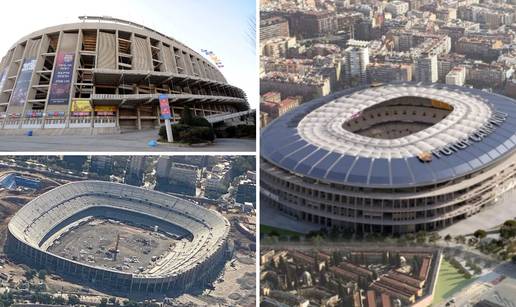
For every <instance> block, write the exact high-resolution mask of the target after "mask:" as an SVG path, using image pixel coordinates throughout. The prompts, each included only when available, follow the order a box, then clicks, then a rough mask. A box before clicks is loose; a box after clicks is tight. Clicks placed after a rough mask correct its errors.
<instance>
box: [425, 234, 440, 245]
mask: <svg viewBox="0 0 516 307" xmlns="http://www.w3.org/2000/svg"><path fill="white" fill-rule="evenodd" d="M439 239H441V236H440V235H439V234H438V233H436V232H432V234H430V237H428V242H430V243H435V242H437V241H438V240H439Z"/></svg>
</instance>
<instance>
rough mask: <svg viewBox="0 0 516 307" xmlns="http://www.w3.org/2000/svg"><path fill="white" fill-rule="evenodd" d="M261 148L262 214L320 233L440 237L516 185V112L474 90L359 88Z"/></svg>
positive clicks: (329, 99) (296, 120)
mask: <svg viewBox="0 0 516 307" xmlns="http://www.w3.org/2000/svg"><path fill="white" fill-rule="evenodd" d="M261 140H262V142H261V160H262V161H261V162H262V163H261V200H262V203H261V204H263V206H269V207H273V208H275V209H277V210H279V211H281V212H283V213H284V214H286V215H290V216H291V217H292V218H294V219H297V220H299V221H304V222H307V223H313V224H316V225H320V227H321V228H337V229H340V230H343V231H349V232H356V233H370V232H378V233H380V232H381V233H387V234H391V233H392V234H400V233H410V232H417V231H433V230H438V229H442V228H444V227H446V226H449V225H451V224H453V223H455V222H457V221H459V220H462V219H465V218H467V217H469V216H471V215H473V214H475V213H477V212H479V211H480V210H482V208H484V207H486V206H489V205H491V204H493V203H494V202H495V201H496V200H497V199H498V197H499V196H500V195H501V194H502V193H504V192H506V191H508V190H509V189H512V188H513V187H514V186H515V183H516V181H515V177H516V167H515V165H516V155H515V152H516V102H515V101H514V100H512V99H510V98H508V97H505V96H501V95H497V94H494V93H489V92H487V91H482V90H477V89H471V88H463V87H457V86H451V85H442V84H432V85H424V84H415V83H393V84H379V85H374V86H369V87H360V88H354V89H350V90H346V91H343V92H338V93H335V94H333V95H330V96H326V97H322V98H319V99H316V100H313V101H310V102H307V103H304V104H303V105H301V106H300V107H298V108H297V109H295V110H293V111H291V112H289V113H287V114H285V115H284V116H282V117H280V118H278V119H277V120H275V121H274V122H273V123H271V124H270V125H269V126H268V127H266V128H265V129H264V130H263V132H262V135H261Z"/></svg>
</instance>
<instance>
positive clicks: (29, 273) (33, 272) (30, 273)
mask: <svg viewBox="0 0 516 307" xmlns="http://www.w3.org/2000/svg"><path fill="white" fill-rule="evenodd" d="M36 274H37V272H36V270H34V269H30V270H28V271H25V273H24V274H23V276H24V277H25V278H26V279H27V280H31V279H33V278H34V276H36Z"/></svg>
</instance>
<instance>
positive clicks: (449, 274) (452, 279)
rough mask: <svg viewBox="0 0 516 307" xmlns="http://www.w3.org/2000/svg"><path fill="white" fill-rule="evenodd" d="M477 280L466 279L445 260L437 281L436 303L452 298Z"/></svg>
mask: <svg viewBox="0 0 516 307" xmlns="http://www.w3.org/2000/svg"><path fill="white" fill-rule="evenodd" d="M475 279H476V278H475V277H473V278H470V279H466V278H464V276H462V274H459V272H458V271H457V270H456V269H455V268H454V267H453V266H452V265H451V264H450V263H449V262H448V261H446V260H444V259H443V261H442V262H441V268H440V270H439V275H438V279H437V287H436V290H435V295H434V303H439V302H441V301H443V300H444V299H446V298H450V297H451V296H452V295H453V294H454V293H456V292H457V291H459V290H461V289H463V288H465V287H466V286H467V285H469V284H470V283H472V282H473V281H475Z"/></svg>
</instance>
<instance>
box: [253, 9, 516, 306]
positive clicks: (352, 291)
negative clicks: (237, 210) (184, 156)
mask: <svg viewBox="0 0 516 307" xmlns="http://www.w3.org/2000/svg"><path fill="white" fill-rule="evenodd" d="M515 9H516V3H515V2H514V1H478V0H477V1H426V0H414V1H409V0H407V1H400V0H394V1H346V0H343V1H326V0H299V1H287V0H283V1H282V0H262V1H260V23H259V24H260V35H259V39H260V44H259V45H260V49H259V54H260V95H261V99H260V126H261V144H260V146H261V148H260V158H261V159H260V170H261V176H260V238H261V241H260V269H261V275H260V302H261V304H262V305H263V306H284V305H289V306H293V305H296V306H356V307H359V306H375V307H376V306H515V305H514V302H515V301H516V297H515V296H514V289H515V288H516V274H515V273H516V249H515V248H514V235H515V233H514V230H515V229H516V220H515V219H516V210H515V209H514V201H513V199H514V196H515V195H516V191H515V186H516V120H515V118H516V102H515V101H514V100H513V98H516V91H515V89H516V81H514V80H516V79H515V76H513V72H514V67H515V64H516V62H515V60H516V54H515V53H514V50H513V43H514V39H515V34H516V33H515V31H514V24H515V23H514V21H515V20H514V18H515V13H514V12H515Z"/></svg>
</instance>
